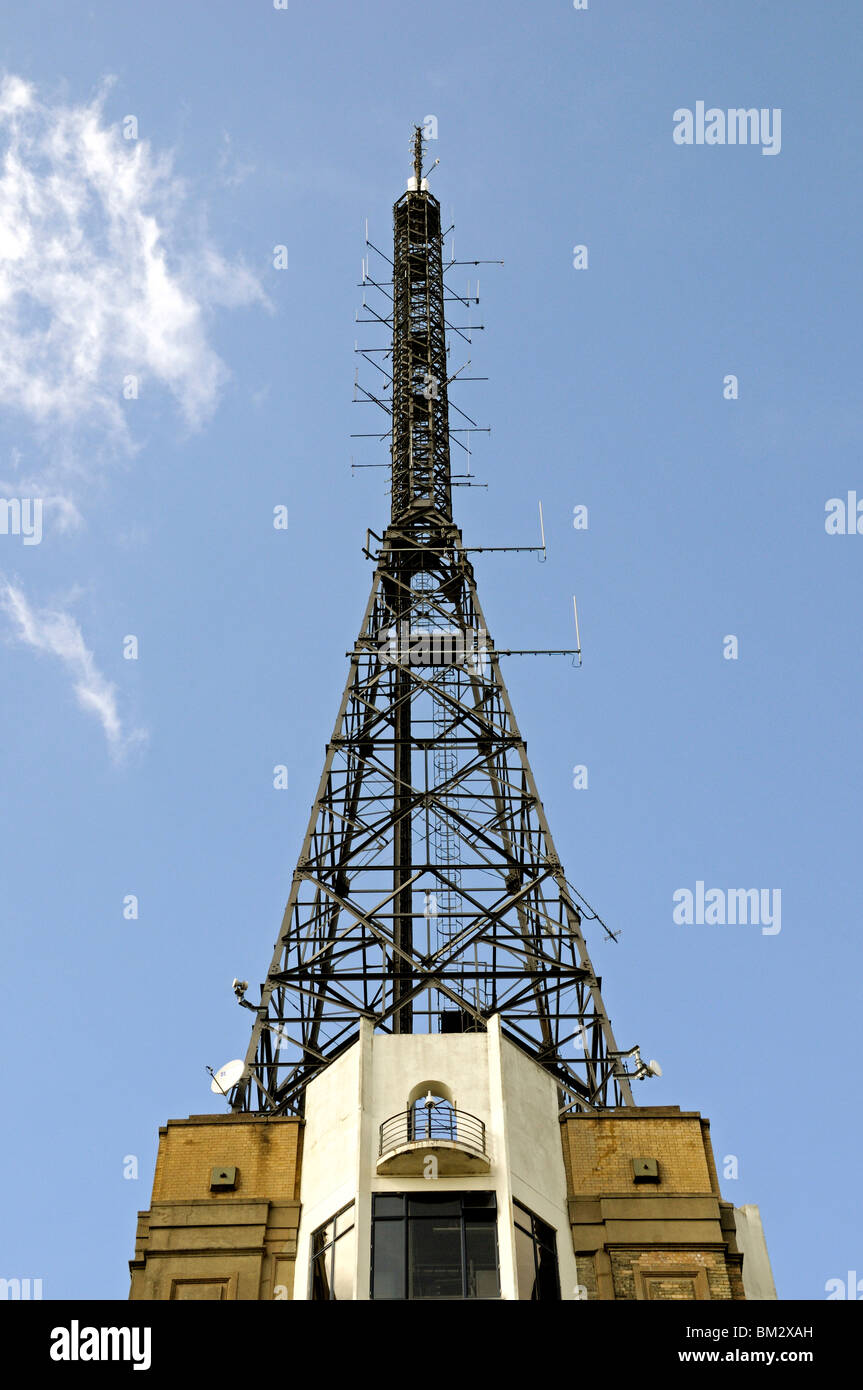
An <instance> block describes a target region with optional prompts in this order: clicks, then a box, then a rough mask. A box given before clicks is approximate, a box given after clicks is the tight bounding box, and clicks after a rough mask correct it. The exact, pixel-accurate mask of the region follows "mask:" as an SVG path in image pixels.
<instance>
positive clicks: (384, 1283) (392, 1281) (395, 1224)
mask: <svg viewBox="0 0 863 1390" xmlns="http://www.w3.org/2000/svg"><path fill="white" fill-rule="evenodd" d="M345 1239H346V1240H347V1239H348V1237H347V1236H346V1237H345ZM404 1268H405V1223H404V1222H403V1221H376V1222H375V1226H374V1266H373V1271H372V1278H373V1281H374V1282H373V1284H372V1297H373V1298H404V1296H405V1288H404Z"/></svg>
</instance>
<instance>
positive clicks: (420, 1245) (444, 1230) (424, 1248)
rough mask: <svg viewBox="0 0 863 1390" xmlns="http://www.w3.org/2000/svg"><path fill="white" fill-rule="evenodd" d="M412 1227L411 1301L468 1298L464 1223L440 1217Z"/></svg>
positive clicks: (410, 1255)
mask: <svg viewBox="0 0 863 1390" xmlns="http://www.w3.org/2000/svg"><path fill="white" fill-rule="evenodd" d="M456 1205H458V1204H456ZM409 1225H410V1233H409V1237H408V1249H409V1259H408V1298H464V1292H463V1289H462V1264H461V1222H460V1221H459V1220H458V1219H457V1218H455V1217H449V1216H439V1217H437V1218H436V1219H434V1220H431V1221H428V1220H416V1219H414V1220H412V1221H411V1222H410V1223H409Z"/></svg>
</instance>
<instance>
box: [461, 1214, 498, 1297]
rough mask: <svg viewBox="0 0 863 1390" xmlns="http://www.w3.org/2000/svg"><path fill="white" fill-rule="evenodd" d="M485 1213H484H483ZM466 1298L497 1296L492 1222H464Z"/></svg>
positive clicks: (494, 1241) (495, 1254) (495, 1245)
mask: <svg viewBox="0 0 863 1390" xmlns="http://www.w3.org/2000/svg"><path fill="white" fill-rule="evenodd" d="M483 1215H485V1213H483ZM464 1235H465V1252H466V1256H467V1296H468V1298H497V1297H498V1295H499V1293H500V1284H499V1282H498V1277H497V1235H496V1231H495V1227H494V1223H493V1222H489V1221H486V1220H482V1221H468V1222H466V1223H465V1232H464Z"/></svg>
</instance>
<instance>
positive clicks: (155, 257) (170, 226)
mask: <svg viewBox="0 0 863 1390" xmlns="http://www.w3.org/2000/svg"><path fill="white" fill-rule="evenodd" d="M110 85H111V83H110V81H108V82H107V83H106V84H105V86H104V87H103V89H102V91H101V92H100V94H99V95H98V96H97V97H96V98H95V99H94V100H93V101H91V102H88V103H82V104H74V103H71V104H70V103H66V104H63V103H59V102H52V101H47V102H46V101H44V100H40V98H39V95H38V93H37V90H36V88H35V87H34V86H33V85H32V84H31V83H28V82H26V81H24V80H23V79H22V78H20V77H18V76H5V77H3V78H2V79H0V410H2V411H3V413H4V416H5V420H6V428H7V430H8V429H9V427H10V422H11V430H12V432H13V433H14V434H16V435H17V436H18V438H17V441H16V445H15V447H13V448H10V449H9V451H8V454H7V457H6V458H5V459H0V494H3V495H7V496H8V495H15V496H26V497H38V498H41V499H42V500H43V502H44V506H45V513H46V517H47V518H48V519H49V521H50V525H51V526H52V527H53V528H55V529H56V530H58V531H74V530H76V529H77V528H78V527H80V526H81V524H82V521H83V518H84V516H85V514H86V500H87V496H88V493H89V492H90V490H91V489H92V488H93V486H94V485H95V484H96V483H97V482H99V481H100V475H101V474H102V473H103V472H104V470H105V468H106V467H107V465H108V464H109V463H110V462H111V461H112V460H114V459H116V458H117V457H118V455H122V456H123V457H124V458H126V459H131V458H133V457H134V456H135V454H136V452H137V451H138V448H139V445H138V444H137V442H136V439H135V437H134V433H133V429H132V428H130V424H129V420H130V415H129V413H128V412H129V404H128V400H127V399H126V397H125V395H124V387H125V388H126V390H127V391H129V390H130V387H131V383H130V380H129V379H130V378H134V379H135V383H136V388H137V393H138V400H137V402H136V405H135V406H134V407H133V409H134V410H135V411H136V415H135V416H133V417H131V418H132V419H138V418H144V419H145V418H146V412H147V406H148V403H149V402H153V401H155V400H157V399H158V396H159V392H160V391H161V392H163V393H164V392H167V393H168V395H169V396H170V397H172V398H173V400H174V402H175V405H176V409H177V413H178V418H179V420H180V422H181V424H182V427H183V428H184V429H190V430H195V429H199V428H201V427H202V426H203V425H204V424H205V423H206V422H207V421H208V420H209V419H210V418H211V417H212V414H213V412H214V410H215V409H216V406H217V405H218V401H219V397H220V394H221V392H222V390H223V387H224V385H225V383H226V381H227V379H228V377H229V371H228V368H227V366H226V365H225V363H224V362H223V361H222V360H221V358H220V357H219V355H218V354H217V353H216V352H215V350H214V349H213V347H212V346H211V343H210V339H209V334H208V329H209V323H210V318H211V316H212V311H213V310H215V309H216V308H222V309H234V308H237V307H240V306H244V305H250V304H259V305H262V306H264V307H267V308H269V307H270V306H269V303H268V301H267V298H266V296H265V294H264V291H263V289H262V286H261V284H260V282H259V280H258V279H257V277H256V276H255V275H254V274H253V273H252V272H251V271H250V270H249V269H248V268H247V267H246V266H244V265H243V264H242V263H240V262H238V261H235V260H234V261H232V260H230V259H228V258H226V257H225V256H224V255H223V254H222V253H221V252H220V251H219V250H218V249H217V248H216V246H215V245H214V243H213V239H212V237H211V236H210V234H209V230H208V227H207V221H206V213H205V211H204V209H203V207H202V205H201V203H200V200H194V199H192V198H191V197H190V196H189V192H188V189H187V187H186V185H185V184H184V183H183V181H182V180H181V179H179V178H178V177H176V175H175V174H174V171H173V167H172V163H171V159H170V157H169V156H168V155H166V154H158V153H156V152H154V150H153V148H152V147H151V145H150V144H149V143H148V142H147V140H145V139H125V138H124V127H123V126H121V125H120V124H118V125H113V126H112V125H111V124H109V123H108V122H107V121H106V119H105V116H104V103H105V98H106V94H107V91H108V89H109V87H110ZM126 129H127V131H128V128H126ZM128 133H131V132H128ZM220 172H221V177H222V178H227V179H228V181H229V182H231V183H232V184H233V186H236V185H237V184H238V183H239V182H241V181H242V179H243V178H244V177H245V176H246V174H247V173H248V172H249V170H248V168H247V167H245V166H243V165H241V164H239V163H237V162H236V161H235V160H234V158H233V152H232V150H231V148H230V140H229V139H228V138H227V137H226V140H225V148H224V151H223V163H222V168H221V171H220ZM0 612H5V614H6V616H7V617H8V619H9V620H10V626H11V632H12V634H13V636H14V637H15V638H16V639H17V640H18V641H19V642H21V643H23V644H25V645H26V646H28V647H30V648H31V649H33V650H34V651H39V652H48V653H49V654H51V655H53V656H55V657H57V658H58V659H59V660H60V661H61V662H62V663H63V665H64V666H65V667H66V670H67V671H68V672H69V673H70V675H71V677H72V681H73V685H74V691H75V697H76V699H77V702H78V704H79V705H80V707H81V708H82V709H84V710H86V711H87V712H88V713H90V714H94V715H95V716H96V717H97V718H98V720H99V721H100V723H101V725H102V728H103V730H104V732H105V737H106V739H107V741H108V746H109V748H110V751H111V753H112V756H113V757H115V758H116V759H121V758H122V757H123V756H124V755H125V754H126V752H127V751H128V750H129V748H130V747H131V746H132V745H133V744H134V743H136V742H140V741H141V739H142V738H143V735H142V734H141V732H140V731H136V730H129V729H127V728H126V726H125V724H124V720H123V717H122V716H121V712H120V706H119V703H118V695H117V689H116V687H115V686H114V684H113V683H112V682H110V681H108V680H107V679H106V678H105V677H104V676H103V675H102V673H101V672H100V671H99V669H98V667H97V665H96V662H95V660H94V657H93V653H92V652H91V651H90V650H89V649H88V647H87V646H86V644H85V642H84V638H83V636H82V633H81V629H80V627H79V625H78V623H77V622H76V620H75V619H74V618H73V617H72V616H71V614H70V613H68V612H66V611H63V609H62V608H60V609H58V608H55V607H52V608H47V607H43V608H40V607H39V606H38V605H37V604H36V603H35V602H31V601H29V600H28V598H27V597H26V596H25V593H24V591H23V590H22V589H21V588H20V586H18V585H17V584H13V583H11V582H9V581H8V580H4V579H3V578H2V576H0Z"/></svg>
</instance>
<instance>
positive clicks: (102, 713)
mask: <svg viewBox="0 0 863 1390" xmlns="http://www.w3.org/2000/svg"><path fill="white" fill-rule="evenodd" d="M0 610H2V611H3V612H4V613H5V614H6V615H7V617H8V618H9V619H10V622H11V625H12V635H13V637H15V638H16V639H17V640H18V641H20V642H24V643H26V645H27V646H29V647H32V648H33V649H34V650H35V651H40V652H48V653H49V654H50V655H51V656H56V657H57V658H58V659H59V660H60V661H61V662H62V663H63V665H64V666H65V667H66V668H67V670H68V671H69V673H70V674H71V676H72V681H73V686H74V691H75V698H76V699H77V701H78V704H79V705H80V706H81V708H82V709H84V710H87V712H88V713H90V714H95V716H96V718H97V719H98V720H99V722H100V724H101V725H102V728H103V730H104V733H105V738H106V739H107V741H108V747H109V749H110V751H111V755H112V757H113V758H115V759H116V760H117V761H121V760H122V759H123V758H124V757H125V756H126V754H127V753H128V752H129V750H130V749H131V748H132V747H133V746H134V745H136V744H139V743H141V742H142V741H143V739H144V738H145V734H144V733H143V731H142V730H140V729H134V730H129V729H127V728H126V727H125V726H124V723H123V720H122V718H121V715H120V711H119V708H118V703H117V687H116V686H115V685H114V683H113V682H112V681H109V680H106V678H105V677H104V676H103V675H102V673H101V671H100V670H99V669H98V667H97V666H96V663H95V661H94V659H93V653H92V652H91V651H90V650H89V648H88V647H87V646H86V644H85V642H84V638H83V636H82V634H81V629H80V627H79V626H78V624H77V622H76V621H75V619H74V618H73V617H72V616H71V615H70V614H69V613H66V612H63V611H62V610H60V609H56V608H51V609H42V610H37V609H35V608H33V607H32V606H31V605H30V603H28V601H27V598H26V596H25V594H24V592H23V590H22V589H21V588H19V587H18V586H17V585H14V584H12V583H11V582H10V581H9V580H8V579H6V578H5V577H3V576H0Z"/></svg>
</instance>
